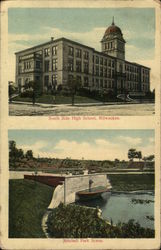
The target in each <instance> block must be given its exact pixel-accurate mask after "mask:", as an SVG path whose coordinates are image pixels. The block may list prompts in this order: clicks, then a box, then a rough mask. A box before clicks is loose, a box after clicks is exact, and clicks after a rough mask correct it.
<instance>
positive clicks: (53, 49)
mask: <svg viewBox="0 0 161 250" xmlns="http://www.w3.org/2000/svg"><path fill="white" fill-rule="evenodd" d="M52 52H53V56H55V55H57V46H53V48H52Z"/></svg>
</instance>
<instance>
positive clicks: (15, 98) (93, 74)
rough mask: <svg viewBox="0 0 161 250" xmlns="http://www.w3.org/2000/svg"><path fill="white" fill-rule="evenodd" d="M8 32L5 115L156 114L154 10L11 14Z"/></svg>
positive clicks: (19, 11) (16, 11)
mask: <svg viewBox="0 0 161 250" xmlns="http://www.w3.org/2000/svg"><path fill="white" fill-rule="evenodd" d="M18 20H21V22H19V24H17V22H18ZM8 25H9V44H8V45H9V55H10V58H11V68H10V71H9V72H10V77H11V78H10V81H9V114H10V115H12V116H13V115H17V116H19V115H20V116H22V115H25V116H30V115H46V116H49V115H51V116H52V115H53V116H55V115H63V116H64V115H69V116H71V115H86V116H88V115H90V116H91V115H153V114H154V113H155V109H154V103H155V86H156V84H157V80H156V79H157V78H156V72H155V64H154V59H155V58H154V54H155V53H154V52H155V12H154V9H152V8H149V9H146V8H145V9H144V8H142V9H135V8H132V9H130V8H126V9H125V8H122V9H70V8H69V9H63V10H62V9H23V8H21V9H9V11H8ZM49 37H50V38H49ZM12 71H13V72H12Z"/></svg>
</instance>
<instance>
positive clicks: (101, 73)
mask: <svg viewBox="0 0 161 250" xmlns="http://www.w3.org/2000/svg"><path fill="white" fill-rule="evenodd" d="M100 76H103V67H100Z"/></svg>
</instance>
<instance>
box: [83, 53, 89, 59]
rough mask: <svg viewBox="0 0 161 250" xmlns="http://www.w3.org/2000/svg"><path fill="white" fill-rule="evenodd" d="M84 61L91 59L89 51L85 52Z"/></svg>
mask: <svg viewBox="0 0 161 250" xmlns="http://www.w3.org/2000/svg"><path fill="white" fill-rule="evenodd" d="M84 59H86V60H88V59H89V53H88V51H84Z"/></svg>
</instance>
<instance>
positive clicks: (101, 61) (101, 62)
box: [100, 57, 103, 65]
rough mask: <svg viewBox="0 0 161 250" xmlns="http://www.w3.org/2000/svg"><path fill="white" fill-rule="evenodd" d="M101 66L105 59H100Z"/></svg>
mask: <svg viewBox="0 0 161 250" xmlns="http://www.w3.org/2000/svg"><path fill="white" fill-rule="evenodd" d="M100 64H101V65H103V58H102V57H101V58H100Z"/></svg>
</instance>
